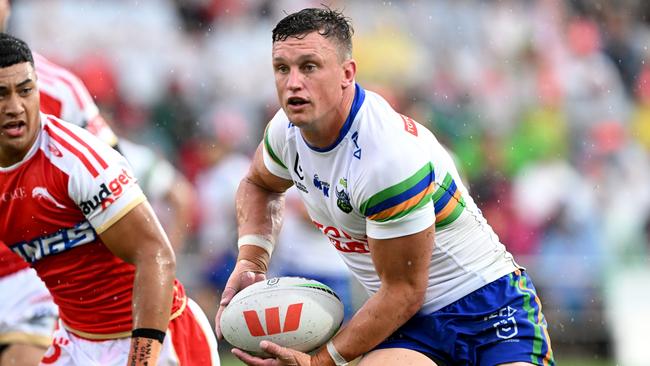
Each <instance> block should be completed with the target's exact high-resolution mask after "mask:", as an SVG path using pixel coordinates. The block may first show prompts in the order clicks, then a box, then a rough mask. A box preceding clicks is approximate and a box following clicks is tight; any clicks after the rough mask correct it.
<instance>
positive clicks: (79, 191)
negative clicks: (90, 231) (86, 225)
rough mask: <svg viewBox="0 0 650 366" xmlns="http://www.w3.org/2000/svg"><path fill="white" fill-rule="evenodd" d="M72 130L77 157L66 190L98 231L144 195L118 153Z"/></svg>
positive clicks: (121, 214)
mask: <svg viewBox="0 0 650 366" xmlns="http://www.w3.org/2000/svg"><path fill="white" fill-rule="evenodd" d="M64 127H65V126H64ZM72 127H74V126H70V128H72ZM75 134H77V135H78V136H79V137H80V139H81V141H79V144H78V145H77V144H72V146H73V148H74V149H75V150H76V154H79V155H80V157H81V158H80V159H79V163H78V164H76V165H75V167H74V169H73V170H72V171H71V175H70V179H69V182H68V190H69V194H70V197H71V198H72V200H73V201H74V202H75V203H76V204H77V206H78V207H79V209H80V210H81V212H82V213H83V214H84V216H85V217H86V219H87V220H88V221H89V222H90V224H91V225H92V226H93V228H94V229H95V231H96V232H97V233H98V234H101V233H102V232H104V231H106V229H108V228H109V227H110V226H111V225H113V224H114V223H115V222H117V221H118V220H119V219H120V218H122V217H123V216H124V215H126V214H127V213H128V212H129V211H130V210H131V209H133V208H134V207H135V206H137V205H138V204H140V203H142V202H144V201H145V200H146V198H145V195H144V194H143V192H142V190H141V189H140V187H139V186H138V184H137V179H136V178H135V175H134V173H133V171H132V169H131V166H130V165H129V163H128V162H127V161H126V159H125V158H124V157H123V156H122V155H120V154H119V153H118V152H117V151H115V150H113V149H112V148H111V147H110V146H108V145H106V144H104V143H102V142H101V141H99V140H98V139H97V138H95V137H94V136H92V135H91V134H90V133H89V132H87V131H85V130H81V129H76V130H75Z"/></svg>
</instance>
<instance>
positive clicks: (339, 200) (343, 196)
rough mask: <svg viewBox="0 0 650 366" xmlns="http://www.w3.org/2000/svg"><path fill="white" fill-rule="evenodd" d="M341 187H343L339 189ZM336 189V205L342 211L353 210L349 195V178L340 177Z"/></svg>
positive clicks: (348, 211)
mask: <svg viewBox="0 0 650 366" xmlns="http://www.w3.org/2000/svg"><path fill="white" fill-rule="evenodd" d="M339 187H341V189H339ZM335 190H336V207H338V208H339V209H340V210H341V211H343V212H345V213H346V214H347V213H350V212H352V203H350V196H349V195H348V192H347V190H348V180H347V179H345V178H340V179H339V182H338V184H337V185H336V187H335Z"/></svg>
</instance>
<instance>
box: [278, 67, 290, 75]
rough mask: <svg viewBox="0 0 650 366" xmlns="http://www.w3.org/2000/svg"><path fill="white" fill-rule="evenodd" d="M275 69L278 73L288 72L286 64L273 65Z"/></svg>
mask: <svg viewBox="0 0 650 366" xmlns="http://www.w3.org/2000/svg"><path fill="white" fill-rule="evenodd" d="M275 70H276V71H277V72H279V73H280V74H286V73H288V72H289V67H287V65H278V66H276V67H275Z"/></svg>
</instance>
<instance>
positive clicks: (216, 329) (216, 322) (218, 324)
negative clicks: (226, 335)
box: [214, 306, 225, 340]
mask: <svg viewBox="0 0 650 366" xmlns="http://www.w3.org/2000/svg"><path fill="white" fill-rule="evenodd" d="M223 309H225V306H219V310H217V315H216V316H215V317H214V332H215V333H216V334H217V339H218V340H222V339H223V333H221V313H223Z"/></svg>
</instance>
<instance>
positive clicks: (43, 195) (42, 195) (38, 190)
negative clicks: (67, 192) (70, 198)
mask: <svg viewBox="0 0 650 366" xmlns="http://www.w3.org/2000/svg"><path fill="white" fill-rule="evenodd" d="M32 197H33V198H36V199H44V200H46V201H50V202H52V203H53V204H54V206H56V207H58V208H65V206H63V205H62V204H60V203H59V202H57V200H55V199H54V197H52V195H51V194H50V192H48V191H47V188H45V187H34V189H32Z"/></svg>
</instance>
